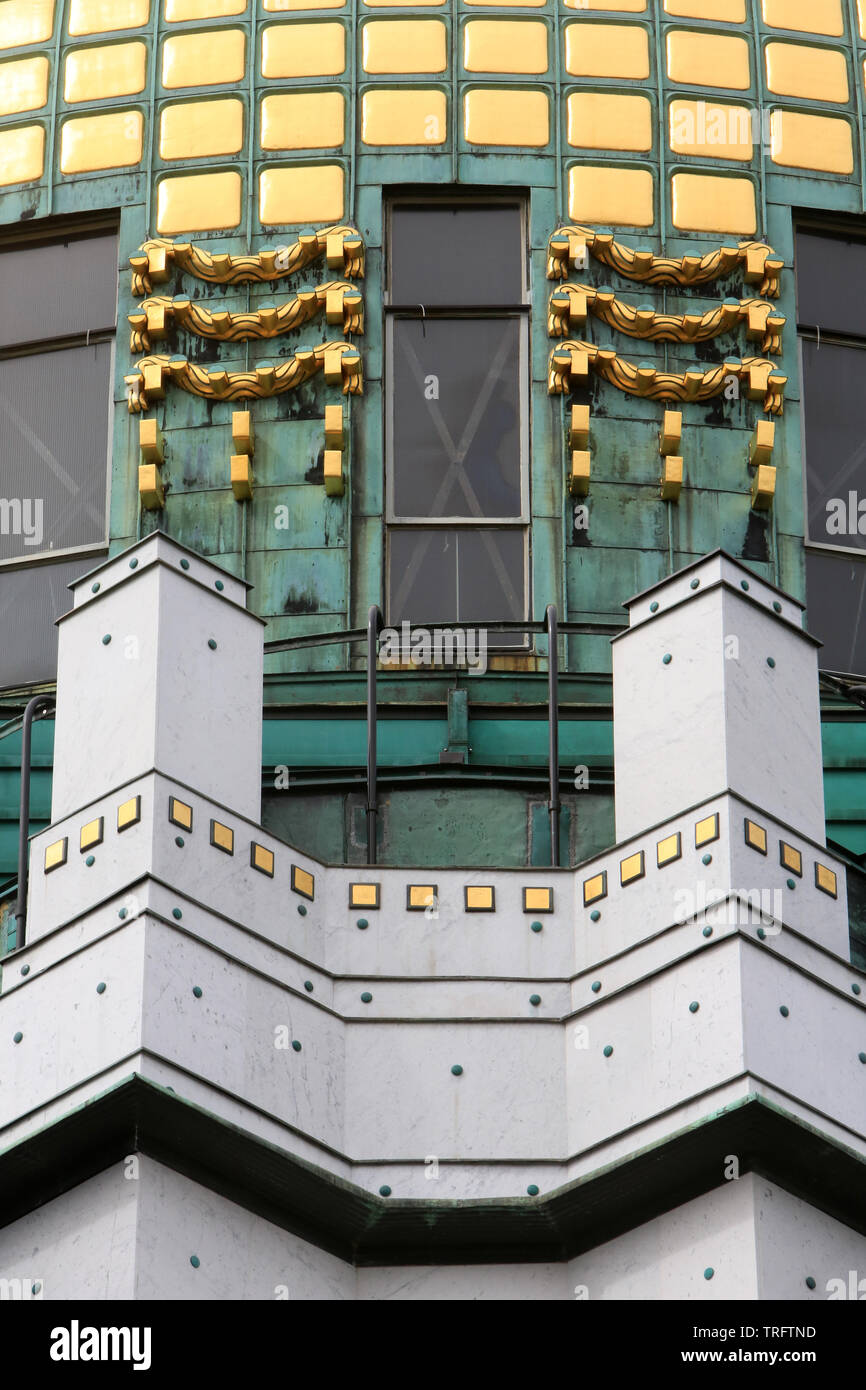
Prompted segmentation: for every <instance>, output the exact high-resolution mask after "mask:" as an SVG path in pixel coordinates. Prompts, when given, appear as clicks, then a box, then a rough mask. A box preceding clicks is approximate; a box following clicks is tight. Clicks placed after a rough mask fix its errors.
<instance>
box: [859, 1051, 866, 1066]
mask: <svg viewBox="0 0 866 1390" xmlns="http://www.w3.org/2000/svg"><path fill="white" fill-rule="evenodd" d="M857 1058H858V1060H859V1061H861V1062H862V1063H863V1064H864V1066H866V1052H858V1053H857Z"/></svg>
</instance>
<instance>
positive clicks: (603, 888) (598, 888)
mask: <svg viewBox="0 0 866 1390" xmlns="http://www.w3.org/2000/svg"><path fill="white" fill-rule="evenodd" d="M606 897H607V872H606V871H605V870H603V871H602V872H601V873H600V874H593V876H592V878H587V879H584V883H583V905H584V907H591V905H592V904H593V903H597V902H600V901H601V899H602V898H606Z"/></svg>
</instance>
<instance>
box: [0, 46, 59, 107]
mask: <svg viewBox="0 0 866 1390" xmlns="http://www.w3.org/2000/svg"><path fill="white" fill-rule="evenodd" d="M47 100H48V59H47V58H45V57H43V55H42V54H41V53H39V54H36V55H35V56H34V57H33V58H17V59H15V61H14V62H11V63H2V64H0V116H14V115H16V113H17V112H19V111H38V110H39V108H40V106H44V105H45V103H46V101H47Z"/></svg>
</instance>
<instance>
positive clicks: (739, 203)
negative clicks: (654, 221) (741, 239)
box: [671, 174, 758, 236]
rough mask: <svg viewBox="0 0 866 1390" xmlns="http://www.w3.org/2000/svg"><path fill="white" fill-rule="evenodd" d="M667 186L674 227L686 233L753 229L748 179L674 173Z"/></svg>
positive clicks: (752, 199)
mask: <svg viewBox="0 0 866 1390" xmlns="http://www.w3.org/2000/svg"><path fill="white" fill-rule="evenodd" d="M671 185H672V189H671V192H672V198H671V208H672V211H671V217H672V220H673V224H674V226H675V227H681V228H682V229H683V231H688V232H741V233H742V234H743V235H744V236H750V235H752V234H753V233H754V232H755V230H756V228H757V225H758V215H757V212H756V209H755V186H754V184H753V183H752V182H751V180H750V179H726V178H723V177H721V176H719V177H718V178H717V177H715V176H714V175H712V174H674V176H673V179H672V180H671Z"/></svg>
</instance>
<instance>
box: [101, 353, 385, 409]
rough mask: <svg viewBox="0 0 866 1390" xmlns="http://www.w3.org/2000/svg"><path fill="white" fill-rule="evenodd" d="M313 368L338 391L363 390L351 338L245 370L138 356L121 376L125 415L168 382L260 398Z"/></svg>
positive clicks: (225, 396) (220, 396) (297, 382)
mask: <svg viewBox="0 0 866 1390" xmlns="http://www.w3.org/2000/svg"><path fill="white" fill-rule="evenodd" d="M319 372H322V373H323V374H324V377H325V381H326V382H327V383H328V385H332V386H336V385H339V387H340V389H341V391H342V392H343V395H347V394H348V395H353V396H360V395H361V393H362V391H363V381H362V376H361V358H360V354H359V353H358V350H357V348H355V347H354V346H353V345H352V344H351V343H345V342H329V343H319V344H317V345H316V347H314V348H308V349H304V350H303V351H301V352H297V353H295V355H294V357H290V358H287V359H286V361H285V362H279V363H277V364H276V365H275V364H274V363H272V362H260V363H259V364H258V365H257V366H256V367H255V368H254V369H253V370H252V371H249V372H227V371H224V370H223V369H222V368H211V369H210V370H209V369H207V368H205V367H197V366H195V365H194V364H193V363H192V362H188V361H187V359H186V358H185V357H169V356H167V355H166V356H161V355H156V356H152V357H143V358H142V359H141V360H140V361H139V362H137V363H136V368H135V372H134V373H132V374H131V375H129V376H128V377H126V378H125V381H126V386H127V402H128V408H129V412H130V414H133V415H140V414H141V413H142V411H145V410H149V409H150V407H151V404H152V402H153V401H159V400H163V399H164V397H165V393H166V389H167V387H168V386H170V385H171V386H177V387H179V389H180V390H181V391H187V392H189V394H190V395H193V396H203V397H204V398H205V399H207V400H212V401H237V400H252V399H259V400H261V399H264V398H265V397H268V396H281V395H282V394H283V393H284V392H286V391H294V390H295V389H296V388H297V387H298V386H301V385H303V383H304V382H306V381H309V380H310V379H311V378H312V377H314V376H316V375H317V373H319Z"/></svg>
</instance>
